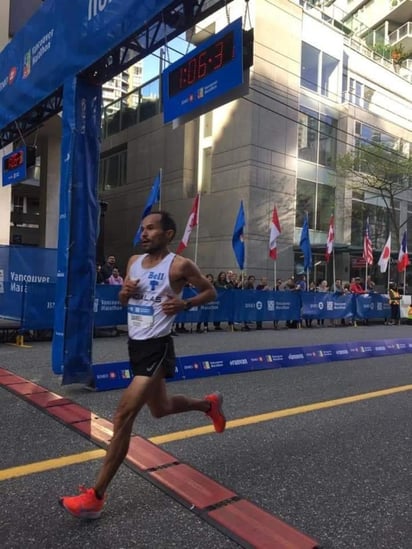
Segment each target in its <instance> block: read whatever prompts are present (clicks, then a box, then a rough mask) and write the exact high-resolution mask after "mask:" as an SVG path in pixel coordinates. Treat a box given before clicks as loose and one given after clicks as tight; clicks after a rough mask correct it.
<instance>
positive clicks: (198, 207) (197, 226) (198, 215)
mask: <svg viewBox="0 0 412 549" xmlns="http://www.w3.org/2000/svg"><path fill="white" fill-rule="evenodd" d="M198 195H199V199H198V202H197V220H196V221H197V223H196V241H195V263H196V264H197V251H198V244H199V221H200V196H201V193H200V192H199V193H198Z"/></svg>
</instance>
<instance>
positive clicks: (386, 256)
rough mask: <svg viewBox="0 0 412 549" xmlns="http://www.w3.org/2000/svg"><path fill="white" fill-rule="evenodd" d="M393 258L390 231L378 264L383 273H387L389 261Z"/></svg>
mask: <svg viewBox="0 0 412 549" xmlns="http://www.w3.org/2000/svg"><path fill="white" fill-rule="evenodd" d="M390 258H391V233H389V236H388V240H387V241H386V244H385V246H384V248H383V250H382V253H381V256H380V258H379V261H378V265H379V267H380V269H381V273H386V270H387V268H388V263H389V260H390Z"/></svg>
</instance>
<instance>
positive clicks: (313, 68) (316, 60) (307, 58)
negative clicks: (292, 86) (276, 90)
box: [300, 42, 339, 98]
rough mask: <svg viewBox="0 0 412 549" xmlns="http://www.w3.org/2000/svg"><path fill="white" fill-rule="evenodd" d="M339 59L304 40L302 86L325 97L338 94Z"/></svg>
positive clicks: (332, 96) (334, 96)
mask: <svg viewBox="0 0 412 549" xmlns="http://www.w3.org/2000/svg"><path fill="white" fill-rule="evenodd" d="M338 76H339V59H336V58H335V57H332V56H331V55H329V54H327V53H326V52H323V51H321V50H319V49H317V48H315V47H314V46H311V45H310V44H307V43H306V42H302V63H301V73H300V82H301V86H302V87H304V88H306V89H308V90H311V91H313V92H316V93H319V94H321V95H324V96H325V97H331V98H336V97H337V96H338V83H339V81H338Z"/></svg>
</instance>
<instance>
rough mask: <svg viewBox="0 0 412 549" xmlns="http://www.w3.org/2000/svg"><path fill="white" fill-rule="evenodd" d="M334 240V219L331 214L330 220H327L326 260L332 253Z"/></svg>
mask: <svg viewBox="0 0 412 549" xmlns="http://www.w3.org/2000/svg"><path fill="white" fill-rule="evenodd" d="M334 240H335V219H334V217H333V215H331V216H330V221H329V232H328V239H327V241H326V252H325V257H326V261H329V258H330V256H331V255H332V252H333V242H334Z"/></svg>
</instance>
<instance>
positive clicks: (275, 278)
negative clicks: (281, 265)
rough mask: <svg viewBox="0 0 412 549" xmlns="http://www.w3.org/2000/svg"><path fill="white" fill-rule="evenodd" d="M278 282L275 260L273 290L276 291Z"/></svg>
mask: <svg viewBox="0 0 412 549" xmlns="http://www.w3.org/2000/svg"><path fill="white" fill-rule="evenodd" d="M276 280H277V277H276V259H275V261H274V262H273V289H274V290H275V289H276Z"/></svg>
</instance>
